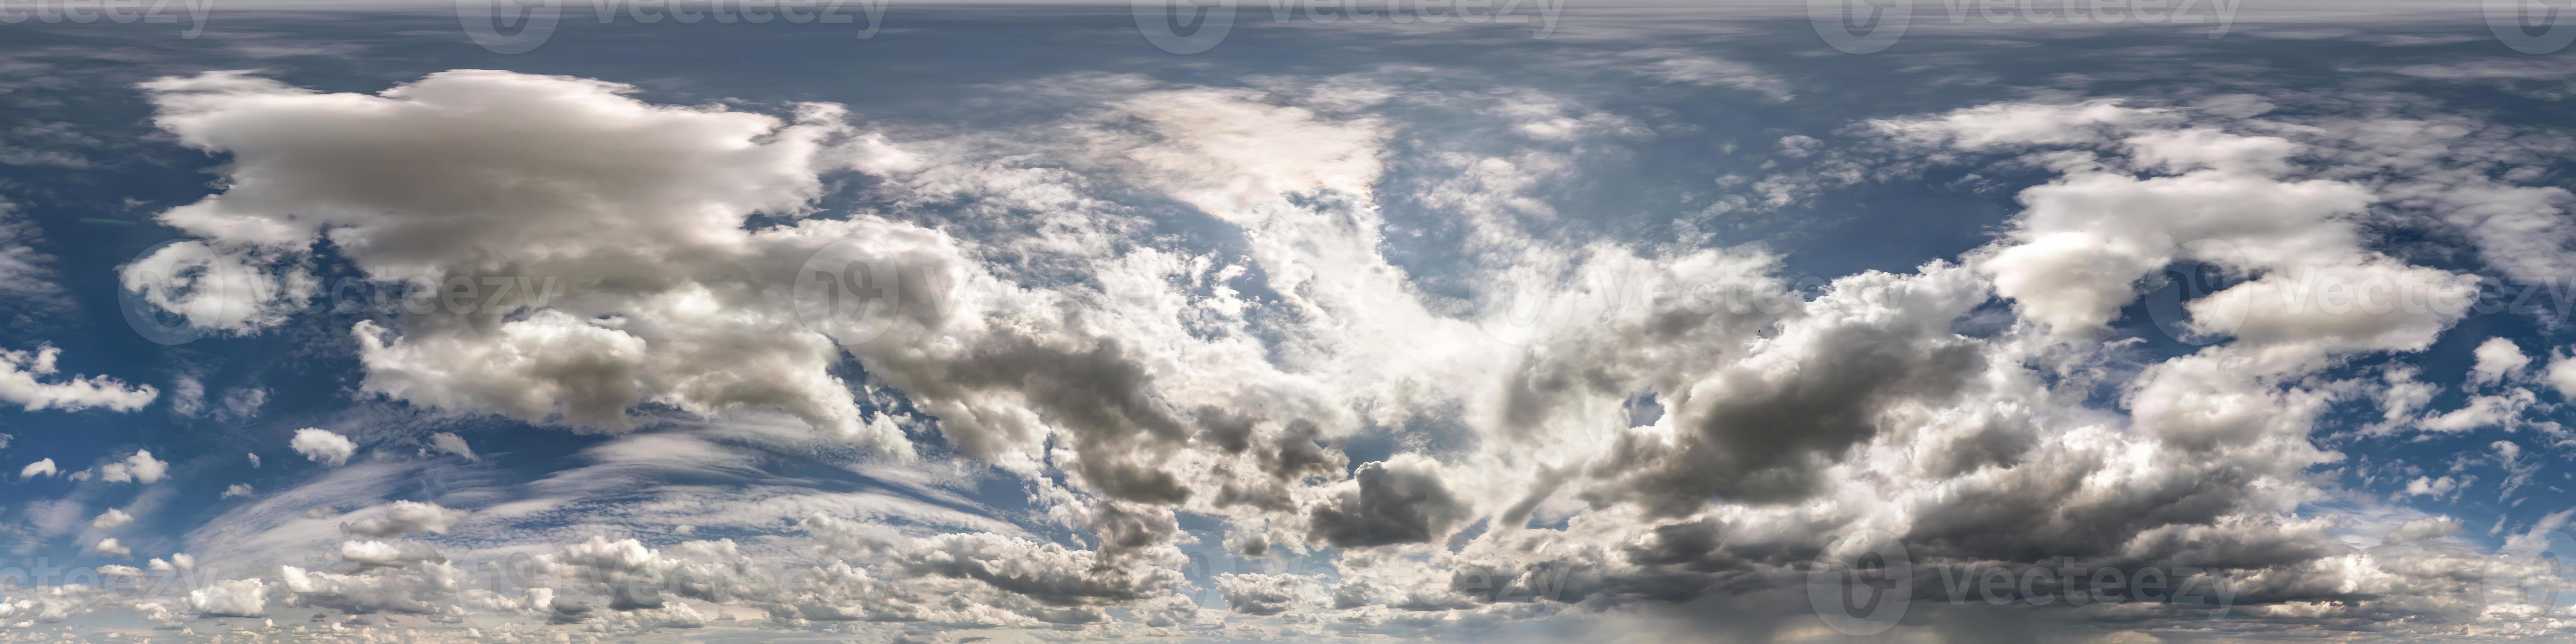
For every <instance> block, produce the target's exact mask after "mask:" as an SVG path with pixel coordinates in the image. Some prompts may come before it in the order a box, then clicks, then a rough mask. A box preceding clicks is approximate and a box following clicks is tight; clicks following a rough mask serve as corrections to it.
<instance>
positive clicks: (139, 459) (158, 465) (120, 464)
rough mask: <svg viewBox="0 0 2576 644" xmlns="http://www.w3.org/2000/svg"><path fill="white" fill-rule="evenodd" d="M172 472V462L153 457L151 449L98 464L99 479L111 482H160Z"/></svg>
mask: <svg viewBox="0 0 2576 644" xmlns="http://www.w3.org/2000/svg"><path fill="white" fill-rule="evenodd" d="M169 472H170V462H169V461H163V460H159V459H155V458H152V452H151V451H150V450H143V451H137V452H135V453H134V455H132V456H127V457H125V460H122V461H117V462H114V463H108V464H106V465H101V466H98V478H99V480H103V481H108V482H111V483H124V482H127V481H132V482H136V483H147V484H148V483H158V482H160V481H161V477H162V475H164V474H168V473H169Z"/></svg>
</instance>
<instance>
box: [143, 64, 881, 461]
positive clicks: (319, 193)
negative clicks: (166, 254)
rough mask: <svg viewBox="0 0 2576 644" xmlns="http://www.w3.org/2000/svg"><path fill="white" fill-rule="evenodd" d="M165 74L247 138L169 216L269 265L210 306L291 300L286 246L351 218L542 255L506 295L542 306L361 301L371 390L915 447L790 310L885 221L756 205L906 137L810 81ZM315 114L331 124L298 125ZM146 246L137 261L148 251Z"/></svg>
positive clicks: (171, 119) (474, 268)
mask: <svg viewBox="0 0 2576 644" xmlns="http://www.w3.org/2000/svg"><path fill="white" fill-rule="evenodd" d="M144 88H145V89H146V90H147V91H148V92H149V93H150V95H151V97H152V100H153V101H154V103H155V104H156V105H157V106H158V107H159V112H158V115H157V116H156V119H155V123H156V124H158V125H160V126H161V127H162V128H164V129H166V130H169V131H171V132H173V133H175V134H177V135H178V136H179V138H180V140H181V141H183V142H185V143H186V144H188V145H191V146H195V147H199V148H203V149H206V150H209V151H219V152H225V153H229V154H230V155H231V159H232V165H231V166H230V169H229V183H228V184H227V188H226V189H225V191H224V192H223V193H221V194H217V195H214V196H211V197H208V198H206V199H205V200H203V201H200V202H198V203H195V204H190V205H187V206H182V207H179V208H174V209H171V210H169V211H167V212H164V213H162V214H161V216H160V220H161V221H162V222H163V223H165V224H168V225H171V226H174V227H177V228H179V229H181V230H184V231H187V232H189V233H190V234H192V235H196V236H198V237H199V238H200V239H202V240H203V242H202V243H204V244H207V245H208V249H209V250H208V252H207V253H206V256H208V257H212V258H214V259H210V260H208V261H210V262H217V263H219V264H220V265H222V266H224V267H226V268H229V269H238V270H240V271H244V272H249V273H254V274H256V275H257V277H256V278H254V279H248V280H247V281H248V282H249V283H250V286H249V287H245V288H242V289H234V290H235V291H238V292H239V293H237V294H242V295H244V297H246V298H248V299H250V300H253V301H250V302H247V305H246V306H245V305H227V306H223V307H211V308H212V309H214V310H217V311H218V312H221V313H224V314H222V315H217V314H214V313H209V314H207V315H204V316H199V315H196V314H194V313H192V314H191V315H190V319H191V320H192V321H195V322H196V323H197V324H198V325H200V326H204V327H208V328H216V329H228V330H246V329H255V328H259V327H264V326H267V325H270V324H273V323H274V320H273V319H271V318H269V317H267V316H265V315H263V314H262V312H263V311H265V310H267V309H269V308H276V307H279V306H283V305H284V303H292V302H294V301H295V300H296V297H294V295H295V293H296V289H295V288H294V286H293V284H294V283H295V282H296V280H297V279H298V277H297V275H298V273H296V272H295V271H294V270H293V269H284V270H277V271H272V270H268V269H267V268H266V266H268V265H270V264H280V265H292V263H291V262H288V261H287V259H286V258H291V257H297V256H302V255H303V254H306V253H309V252H310V249H311V248H313V247H314V245H316V244H318V243H321V242H322V241H324V239H323V238H324V237H325V236H327V237H328V238H329V239H328V241H329V243H330V244H331V246H332V247H333V248H334V249H335V250H336V251H337V252H338V253H340V254H341V255H342V256H344V257H347V258H348V259H349V260H350V261H352V262H354V263H356V264H358V265H359V266H362V267H365V268H366V269H367V270H368V271H369V277H372V278H375V279H380V280H402V279H408V278H415V277H431V278H444V277H447V276H450V275H465V276H469V277H482V276H491V277H494V278H502V279H504V280H505V281H506V280H507V278H511V277H513V276H534V277H530V279H528V280H526V281H525V283H519V282H513V287H514V288H516V289H517V292H518V293H519V299H510V298H508V297H501V298H499V299H500V301H502V302H504V304H502V305H501V306H504V307H507V308H511V309H517V310H524V311H531V312H532V314H530V315H527V316H526V317H524V318H520V317H513V318H510V319H508V320H505V321H502V322H500V323H499V324H498V325H489V326H487V325H480V324H464V323H462V320H463V319H464V318H460V317H454V316H453V315H452V314H449V313H445V312H436V313H431V314H424V316H425V317H431V318H440V319H441V320H443V321H439V322H428V321H423V322H419V323H413V324H406V325H404V326H403V328H404V331H403V333H402V334H399V335H398V334H395V333H394V332H392V331H391V330H390V329H385V328H381V327H378V326H376V325H374V324H373V323H370V322H360V323H358V324H357V325H356V326H355V328H354V329H353V333H354V335H356V336H358V337H359V338H360V339H361V343H360V348H361V351H360V358H361V362H362V363H363V364H364V365H365V367H366V369H367V374H368V375H367V377H366V379H365V381H364V382H363V383H362V387H363V388H364V389H365V390H366V391H369V392H374V393H379V394H383V395H386V396H390V397H393V398H396V399H401V400H406V401H410V402H413V403H415V404H420V405H424V406H431V407H440V408H448V409H458V410H475V411H490V412H497V413H502V414H507V415H510V416H514V417H517V418H521V419H524V420H528V421H531V422H556V423H563V424H567V425H575V426H581V427H590V428H600V429H610V430H619V429H625V428H627V427H629V426H630V425H631V422H632V421H631V419H630V418H629V417H628V416H627V414H626V410H627V409H628V408H630V407H633V406H635V405H639V404H644V403H647V402H652V403H660V404H666V405H671V406H674V407H677V408H680V409H683V410H687V411H691V412H698V413H702V414H703V413H713V412H715V411H717V410H720V409H726V408H732V407H741V406H764V407H775V408H779V409H784V410H786V411H788V412H790V413H794V414H796V415H798V416H799V417H801V418H803V419H805V420H806V421H807V422H809V423H811V424H813V425H815V426H816V427H818V428H820V429H822V430H824V431H825V432H827V433H829V434H832V435H835V436H839V437H843V438H848V439H852V440H856V441H860V442H863V443H867V444H870V445H872V446H874V447H877V448H879V449H884V450H888V451H893V452H908V450H909V443H908V442H906V441H904V439H903V437H902V436H901V435H899V434H887V433H884V431H883V430H884V426H883V425H880V424H874V423H870V422H869V421H868V419H867V418H865V417H863V415H862V414H861V413H860V412H859V410H858V408H857V406H856V404H855V402H854V401H853V400H852V394H851V392H850V388H849V387H848V386H847V385H846V384H845V383H843V382H842V381H841V380H840V379H839V378H837V377H834V376H833V375H832V374H831V373H830V369H831V368H832V367H833V365H835V364H836V363H837V360H838V358H839V356H838V350H837V349H836V348H835V347H833V346H832V344H831V343H830V342H829V341H827V340H826V339H824V338H823V337H821V336H820V335H817V334H813V333H808V332H797V331H794V330H787V331H784V332H782V329H783V328H787V327H786V326H785V325H787V324H789V323H791V322H792V320H793V316H792V315H791V314H790V313H789V311H787V307H788V306H789V305H790V304H791V303H789V302H787V301H785V300H784V299H783V298H781V297H779V295H782V294H781V293H769V292H764V291H765V290H766V289H767V287H768V285H769V284H772V283H787V282H790V281H792V280H793V278H794V277H795V275H796V273H795V272H794V271H795V270H796V268H797V266H798V265H800V264H801V263H803V262H804V261H805V259H806V258H807V257H808V256H811V255H813V254H814V253H815V251H816V250H817V249H818V248H820V247H822V246H824V245H825V244H828V243H830V242H832V241H836V240H839V239H844V238H851V237H859V238H868V237H871V235H869V234H868V233H867V232H866V231H865V225H864V224H862V223H861V222H857V221H847V222H843V221H805V222H801V223H798V224H795V225H790V226H784V227H777V228H770V229H762V230H751V229H746V228H745V227H744V222H745V219H746V218H747V217H749V216H751V215H753V214H754V213H768V214H773V215H783V216H788V217H796V216H801V215H803V214H804V213H805V212H806V211H807V210H808V209H809V202H810V201H811V200H812V199H814V198H815V197H817V196H819V195H820V194H821V191H822V188H823V185H824V183H823V180H822V178H821V173H822V172H825V171H828V170H834V169H838V168H842V167H846V166H847V165H848V164H851V163H856V162H857V161H858V160H859V159H863V158H876V157H878V156H883V155H874V156H871V155H869V154H866V153H865V152H866V151H867V150H873V149H876V148H877V147H882V143H881V141H882V140H881V139H867V138H865V137H859V136H857V135H856V133H855V132H854V131H853V130H852V129H851V128H849V127H848V126H847V125H845V124H843V123H842V120H841V119H842V116H843V115H842V112H841V110H840V108H838V107H836V106H828V105H806V106H801V107H800V108H799V111H798V113H797V114H796V116H795V119H794V120H793V121H792V122H791V121H782V120H780V119H778V118H775V117H771V116H767V115H762V114H755V113H749V112H740V111H732V110H722V109H705V108H698V107H676V106H657V105H650V104H646V103H643V102H640V101H636V100H634V99H633V98H630V97H628V96H626V94H628V93H631V92H632V91H633V88H631V87H627V86H624V85H617V84H613V83H605V82H599V81H591V80H584V79H575V78H567V77H558V76H536V75H525V74H515V73H510V72H497V71H472V70H460V71H451V72H444V73H439V74H434V75H431V76H429V77H427V78H423V79H421V80H420V81H418V82H415V83H411V84H408V85H403V86H400V87H397V88H394V89H392V90H388V91H386V92H383V93H381V94H376V95H360V94H323V93H316V92H310V91H306V90H302V89H298V88H294V87H290V86H287V85H284V84H281V83H277V82H275V81H271V80H267V79H262V78H257V77H254V76H249V75H245V74H242V73H237V72H222V73H211V74H204V75H199V76H194V77H173V78H164V79H160V80H157V81H153V82H150V83H146V84H145V85H144ZM281 128H283V129H281ZM295 131H301V132H330V133H332V134H331V135H330V136H279V135H278V134H279V133H281V132H295ZM870 141H877V143H874V144H871V143H870ZM844 144H846V145H849V146H851V147H847V148H843V147H836V146H840V145H844ZM388 150H402V152H401V153H398V154H386V153H383V152H384V151H388ZM392 177H401V179H398V180H396V179H392ZM916 235H917V233H916ZM270 258H275V259H270ZM218 260H219V261H218ZM222 262H230V263H228V264H227V263H222ZM262 262H267V263H266V264H263V263H262ZM504 267H506V268H507V272H506V273H503V272H500V271H502V270H504ZM143 268H146V266H145V263H138V264H136V265H134V266H130V267H128V269H127V272H128V275H129V277H131V275H133V274H134V273H135V272H136V271H138V270H142V269H143ZM737 269H750V270H751V271H752V272H750V273H739V272H735V271H736V270H737ZM638 270H646V271H652V272H655V273H657V276H655V277H650V278H643V276H642V275H639V274H638V273H636V271H638ZM720 274H732V275H734V276H733V277H722V276H720ZM638 278H643V279H638ZM609 281H614V282H616V283H618V284H626V285H647V284H650V285H651V286H649V287H646V288H642V289H630V288H627V287H624V286H620V287H607V286H604V284H605V283H607V282H609ZM477 283H478V284H479V283H480V282H479V281H478V282H477ZM271 284H276V285H279V286H277V287H276V288H269V287H268V286H267V285H271ZM270 293H282V295H274V296H271V295H268V294H270ZM548 294H552V295H554V296H556V297H552V298H551V300H550V301H549V300H547V299H546V297H545V296H546V295H548ZM493 295H506V294H502V293H494V294H493ZM155 301H160V300H157V299H156V300H155ZM171 305H172V306H178V307H183V308H184V307H186V306H187V305H188V303H186V302H172V303H171ZM200 318H202V319H200ZM621 320H631V321H633V322H634V323H633V324H623V323H621V322H620V321H621Z"/></svg>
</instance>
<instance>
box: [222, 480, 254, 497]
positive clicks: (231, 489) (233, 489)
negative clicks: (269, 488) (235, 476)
mask: <svg viewBox="0 0 2576 644" xmlns="http://www.w3.org/2000/svg"><path fill="white" fill-rule="evenodd" d="M256 494H258V492H254V491H252V490H251V489H250V484H249V483H234V484H232V485H230V486H227V487H225V488H224V494H223V496H221V497H218V498H225V499H229V498H233V497H236V496H241V497H247V496H253V495H256Z"/></svg>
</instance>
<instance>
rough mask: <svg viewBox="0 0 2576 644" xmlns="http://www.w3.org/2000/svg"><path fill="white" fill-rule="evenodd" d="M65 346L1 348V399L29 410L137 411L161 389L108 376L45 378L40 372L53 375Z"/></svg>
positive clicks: (148, 402) (0, 400)
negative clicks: (54, 380)
mask: <svg viewBox="0 0 2576 644" xmlns="http://www.w3.org/2000/svg"><path fill="white" fill-rule="evenodd" d="M62 353H63V351H62V350H61V349H57V348H54V347H52V346H41V347H37V348H36V350H35V351H11V350H0V402H7V403H11V404H16V405H18V406H20V407H23V408H25V409H26V410H27V411H36V410H40V409H63V410H74V409H88V408H91V407H101V408H106V409H112V410H116V411H134V410H136V409H142V408H143V406H144V405H147V404H151V402H152V399H153V398H155V397H158V396H159V395H160V391H159V390H156V389H153V388H152V386H151V385H137V386H134V387H127V386H125V383H122V382H118V381H116V379H113V378H108V377H104V376H74V377H71V378H68V379H64V380H62V381H60V382H42V381H39V380H38V379H37V377H38V376H48V375H52V374H53V373H54V371H55V370H56V367H55V366H54V362H55V360H56V359H57V358H60V357H61V356H62Z"/></svg>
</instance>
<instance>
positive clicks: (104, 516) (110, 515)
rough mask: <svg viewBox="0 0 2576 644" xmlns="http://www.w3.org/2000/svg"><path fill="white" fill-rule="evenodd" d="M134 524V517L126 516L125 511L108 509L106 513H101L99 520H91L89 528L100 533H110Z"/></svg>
mask: <svg viewBox="0 0 2576 644" xmlns="http://www.w3.org/2000/svg"><path fill="white" fill-rule="evenodd" d="M133 522H134V515H130V514H126V513H125V511H124V510H119V509H116V508H108V509H107V511H106V512H104V513H100V514H99V515H98V518H96V519H91V520H90V522H89V526H90V527H92V528H97V529H99V530H100V531H108V530H115V529H117V528H122V527H125V524H128V523H133Z"/></svg>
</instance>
